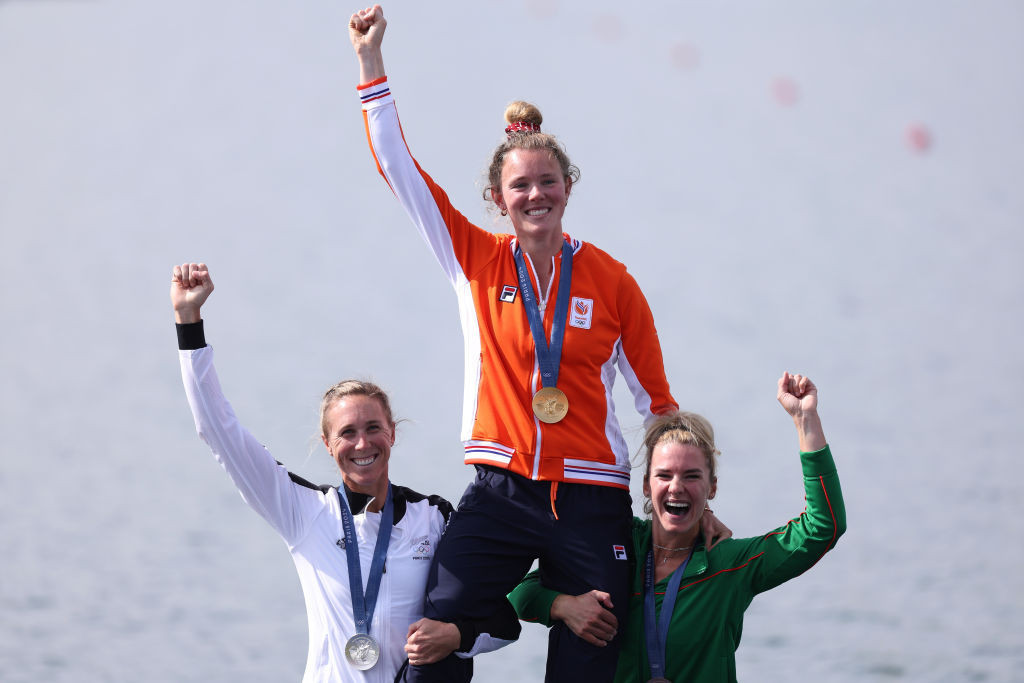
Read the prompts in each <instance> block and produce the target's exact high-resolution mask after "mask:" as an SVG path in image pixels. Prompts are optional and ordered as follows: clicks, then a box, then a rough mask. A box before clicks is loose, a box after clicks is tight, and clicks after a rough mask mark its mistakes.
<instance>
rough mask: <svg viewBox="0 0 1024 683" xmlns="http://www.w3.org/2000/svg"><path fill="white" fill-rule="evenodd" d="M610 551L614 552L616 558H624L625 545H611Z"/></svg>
mask: <svg viewBox="0 0 1024 683" xmlns="http://www.w3.org/2000/svg"><path fill="white" fill-rule="evenodd" d="M612 552H613V553H615V559H616V560H625V559H626V546H624V545H613V546H612Z"/></svg>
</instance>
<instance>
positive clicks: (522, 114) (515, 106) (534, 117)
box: [505, 100, 544, 129]
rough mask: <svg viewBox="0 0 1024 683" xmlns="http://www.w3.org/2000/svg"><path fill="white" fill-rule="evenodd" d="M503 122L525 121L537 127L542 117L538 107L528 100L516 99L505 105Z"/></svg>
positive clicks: (541, 121) (542, 120) (542, 121)
mask: <svg viewBox="0 0 1024 683" xmlns="http://www.w3.org/2000/svg"><path fill="white" fill-rule="evenodd" d="M505 123H509V124H512V123H527V124H530V125H531V127H532V126H536V127H537V128H538V129H539V128H540V124H542V123H544V117H543V116H541V115H540V109H537V107H535V106H533V105H532V104H530V103H529V102H523V101H522V100H516V101H515V102H512V103H511V104H509V105H508V106H507V107H505Z"/></svg>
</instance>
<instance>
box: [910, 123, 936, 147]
mask: <svg viewBox="0 0 1024 683" xmlns="http://www.w3.org/2000/svg"><path fill="white" fill-rule="evenodd" d="M907 144H908V145H910V149H912V150H914V151H915V152H918V153H920V154H924V153H925V152H927V151H928V150H929V149H931V147H932V134H931V131H929V130H928V128H927V126H925V125H924V124H921V123H915V124H912V125H910V126H908V127H907Z"/></svg>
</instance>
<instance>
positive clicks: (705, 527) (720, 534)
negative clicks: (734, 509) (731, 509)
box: [700, 510, 732, 550]
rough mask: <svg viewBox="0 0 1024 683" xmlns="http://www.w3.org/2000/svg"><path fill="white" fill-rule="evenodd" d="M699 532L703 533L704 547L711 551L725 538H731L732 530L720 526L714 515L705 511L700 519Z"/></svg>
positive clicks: (722, 525) (720, 523) (709, 511)
mask: <svg viewBox="0 0 1024 683" xmlns="http://www.w3.org/2000/svg"><path fill="white" fill-rule="evenodd" d="M700 530H701V531H703V532H704V538H705V543H704V545H705V546H706V547H707V549H708V550H711V549H712V548H714V547H715V546H716V545H718V544H719V543H721V542H722V541H724V540H725V539H727V538H732V529H730V528H729V527H727V526H726V525H724V524H722V522H721V520H719V519H718V517H715V513H714V512H712V511H711V510H705V511H704V514H703V515H701V518H700Z"/></svg>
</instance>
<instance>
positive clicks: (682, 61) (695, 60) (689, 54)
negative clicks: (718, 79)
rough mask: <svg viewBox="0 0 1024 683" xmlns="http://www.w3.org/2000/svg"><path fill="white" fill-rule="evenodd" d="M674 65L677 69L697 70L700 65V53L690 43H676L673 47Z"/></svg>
mask: <svg viewBox="0 0 1024 683" xmlns="http://www.w3.org/2000/svg"><path fill="white" fill-rule="evenodd" d="M672 64H674V65H675V67H676V68H677V69H684V70H687V71H689V70H690V69H695V68H697V65H698V64H700V53H699V52H697V48H695V47H694V46H693V45H690V44H689V43H676V44H675V45H673V46H672Z"/></svg>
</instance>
